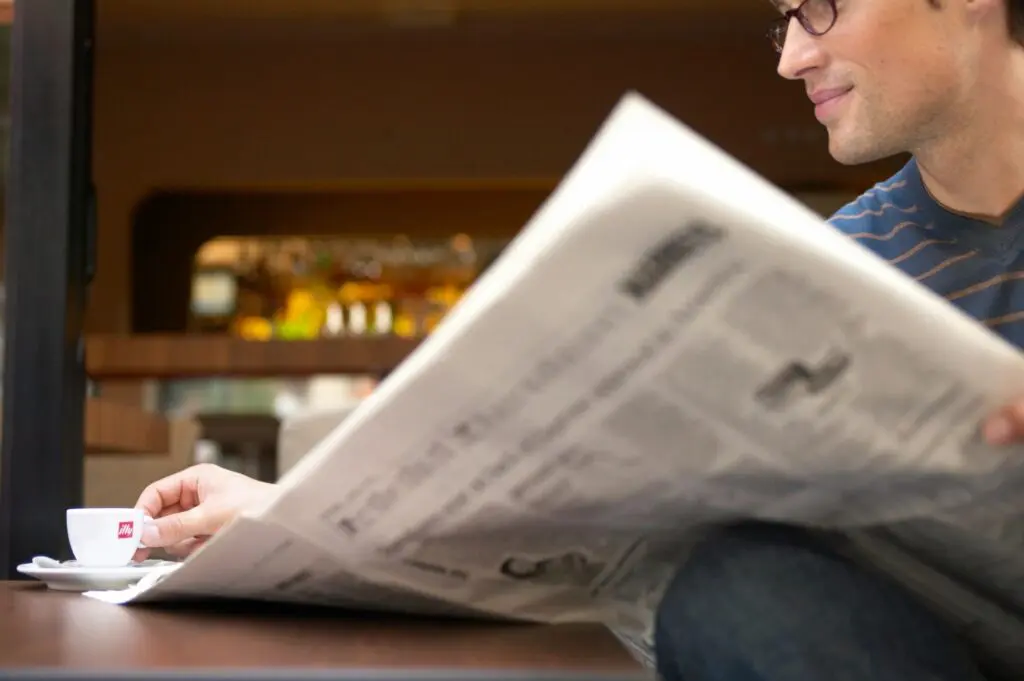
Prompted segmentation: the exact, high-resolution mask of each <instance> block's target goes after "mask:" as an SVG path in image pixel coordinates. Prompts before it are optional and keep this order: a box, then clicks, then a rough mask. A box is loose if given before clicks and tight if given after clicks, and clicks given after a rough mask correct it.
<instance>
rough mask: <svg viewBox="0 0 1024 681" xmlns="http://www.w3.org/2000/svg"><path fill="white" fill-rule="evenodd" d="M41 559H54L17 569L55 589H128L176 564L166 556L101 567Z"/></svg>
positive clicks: (21, 566)
mask: <svg viewBox="0 0 1024 681" xmlns="http://www.w3.org/2000/svg"><path fill="white" fill-rule="evenodd" d="M39 562H44V564H45V563H55V562H56V561H52V560H50V559H45V558H44V559H42V561H37V562H33V563H22V564H21V565H19V566H18V572H20V573H21V574H23V575H28V576H29V577H34V578H36V579H38V580H40V581H42V582H45V583H46V586H47V587H49V588H51V589H53V590H54V591H108V590H119V589H127V588H128V587H130V586H132V585H133V584H135V583H136V582H138V581H139V580H140V579H142V578H143V577H145V576H146V575H148V574H150V573H151V572H153V571H155V570H159V569H160V568H163V567H166V566H167V565H173V563H171V562H169V561H164V560H147V561H144V562H142V563H133V564H131V565H125V566H124V567H115V568H101V567H79V566H77V565H74V564H73V562H72V561H69V562H72V564H70V565H69V564H67V563H64V564H60V567H41V566H40V565H39Z"/></svg>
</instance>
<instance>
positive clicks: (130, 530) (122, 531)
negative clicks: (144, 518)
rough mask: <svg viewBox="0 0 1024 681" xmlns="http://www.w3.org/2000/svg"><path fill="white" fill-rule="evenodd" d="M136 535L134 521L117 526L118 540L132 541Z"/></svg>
mask: <svg viewBox="0 0 1024 681" xmlns="http://www.w3.org/2000/svg"><path fill="white" fill-rule="evenodd" d="M134 535H135V522H134V521H132V520H129V521H126V522H123V523H118V524H117V538H118V539H131V538H132V536H134Z"/></svg>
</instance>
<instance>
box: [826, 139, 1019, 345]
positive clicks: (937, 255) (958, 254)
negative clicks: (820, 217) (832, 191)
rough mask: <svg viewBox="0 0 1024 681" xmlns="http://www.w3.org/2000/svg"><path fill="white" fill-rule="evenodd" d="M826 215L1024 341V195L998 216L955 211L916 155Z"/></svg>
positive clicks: (1011, 337) (907, 271) (974, 313)
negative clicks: (932, 187) (997, 219)
mask: <svg viewBox="0 0 1024 681" xmlns="http://www.w3.org/2000/svg"><path fill="white" fill-rule="evenodd" d="M829 223H831V224H832V225H833V226H834V227H836V228H838V229H840V230H842V231H843V232H845V233H846V234H847V235H848V236H850V237H852V238H854V239H856V240H857V241H858V242H860V243H861V244H863V245H864V246H866V247H867V248H869V249H871V250H872V251H874V252H875V253H876V254H878V255H879V256H881V257H882V258H884V259H886V260H887V261H888V262H889V263H890V264H892V265H893V266H895V267H898V268H899V269H900V270H902V271H903V272H904V273H905V274H907V275H909V276H911V277H913V278H914V279H916V280H917V281H919V282H921V283H922V284H923V285H925V286H927V287H928V288H930V289H932V290H933V291H935V292H936V293H938V294H939V295H941V296H943V297H944V298H945V299H946V300H948V301H950V302H951V303H953V304H954V305H956V306H957V307H959V308H961V309H962V310H964V311H965V312H966V313H967V314H969V315H971V316H972V317H974V318H975V319H977V320H978V321H980V322H981V323H982V324H984V325H985V326H987V327H988V328H990V329H991V330H992V331H994V332H996V333H998V334H999V335H1001V336H1003V337H1004V338H1005V339H1006V340H1008V341H1009V342H1011V343H1013V344H1014V345H1016V346H1017V347H1022V346H1024V229H1022V228H1024V200H1021V201H1019V202H1018V203H1017V204H1016V205H1015V206H1014V207H1013V208H1012V209H1011V210H1010V211H1009V212H1008V213H1007V214H1006V215H1005V216H1003V218H1002V220H1001V224H995V223H993V222H988V221H985V220H981V219H979V218H977V217H972V216H970V215H965V214H962V213H956V212H953V211H951V210H949V209H947V208H945V207H943V206H942V205H941V204H939V203H938V202H937V201H936V200H935V199H934V198H932V197H931V195H930V194H929V193H928V191H927V190H926V189H925V186H924V182H923V181H922V179H921V172H920V170H919V169H918V166H917V162H916V161H915V160H913V159H912V160H911V161H909V162H908V163H907V164H906V165H905V166H904V167H903V168H902V169H901V170H900V171H899V172H898V173H896V174H895V175H894V176H892V177H891V178H889V180H887V181H885V182H882V183H880V184H877V185H875V186H874V187H873V188H872V189H870V190H868V191H867V192H865V193H864V194H862V195H861V196H860V197H859V198H858V199H857V200H855V201H853V202H852V203H849V204H847V205H846V206H844V207H843V208H841V209H840V210H839V211H837V212H836V213H835V214H834V215H833V216H832V217H831V218H830V219H829Z"/></svg>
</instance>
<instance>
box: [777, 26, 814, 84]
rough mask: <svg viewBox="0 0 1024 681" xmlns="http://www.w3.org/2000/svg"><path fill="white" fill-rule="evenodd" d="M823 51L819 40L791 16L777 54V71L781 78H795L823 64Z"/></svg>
mask: <svg viewBox="0 0 1024 681" xmlns="http://www.w3.org/2000/svg"><path fill="white" fill-rule="evenodd" d="M824 61H825V53H824V52H823V51H822V49H821V42H820V41H819V40H818V39H817V38H815V37H814V36H812V35H811V34H810V33H808V32H807V31H805V30H804V27H803V26H801V25H800V22H799V21H798V20H797V19H796V17H793V18H792V19H790V21H789V28H788V30H787V31H786V42H785V43H783V45H782V54H781V55H779V66H778V69H777V71H778V73H779V75H780V76H782V77H783V78H787V79H789V80H797V79H799V78H802V77H803V76H804V74H805V73H807V72H808V71H810V70H812V69H815V68H819V67H821V66H823V65H824Z"/></svg>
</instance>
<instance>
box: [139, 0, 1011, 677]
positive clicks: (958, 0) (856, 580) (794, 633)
mask: <svg viewBox="0 0 1024 681" xmlns="http://www.w3.org/2000/svg"><path fill="white" fill-rule="evenodd" d="M778 6H779V9H780V12H782V13H783V20H782V22H781V23H780V24H779V25H778V26H777V27H776V28H775V29H774V30H773V31H772V39H773V42H774V43H775V46H776V48H777V49H778V50H779V52H780V59H779V65H778V70H779V73H780V75H782V76H783V77H785V78H788V79H791V80H799V81H802V82H803V83H804V85H805V87H806V89H807V94H808V97H809V98H810V99H811V101H812V102H813V104H814V113H815V116H816V117H817V118H818V120H819V121H820V122H821V123H822V124H823V125H824V126H825V127H826V129H827V130H828V135H829V150H830V152H831V154H832V155H833V156H834V157H835V158H836V160H838V161H839V162H841V163H846V164H853V163H863V162H867V161H871V160H874V159H879V158H883V157H887V156H891V155H893V154H896V153H900V152H910V153H911V154H912V155H913V160H911V161H910V162H909V163H908V164H907V166H906V167H905V168H903V169H902V170H901V171H900V172H899V173H898V174H897V175H896V176H894V177H893V178H891V179H890V180H888V181H886V182H883V183H881V184H879V185H877V186H876V187H875V188H873V189H872V190H870V191H868V192H867V193H865V194H864V195H863V196H861V197H860V198H859V199H858V200H857V201H855V202H854V203H852V204H850V205H849V206H846V207H845V208H843V209H842V210H840V211H839V212H838V213H837V214H836V215H835V216H833V218H832V220H831V222H832V224H834V225H835V226H836V227H837V228H839V229H841V230H843V231H845V232H846V233H847V234H849V235H850V236H851V237H852V238H854V239H856V240H857V241H859V242H860V243H862V244H864V245H865V246H867V247H868V248H871V249H873V250H874V251H875V252H877V253H878V254H879V255H880V256H881V257H883V258H885V259H887V260H889V261H890V262H891V263H892V264H893V265H894V266H896V267H899V268H901V269H903V270H904V271H905V272H906V273H907V274H908V275H910V276H911V277H914V278H916V279H917V280H918V281H920V282H922V283H923V284H924V285H926V286H929V287H931V288H933V289H934V290H935V291H937V292H938V293H939V294H941V295H943V296H945V297H946V298H947V299H948V300H950V301H951V303H952V304H954V305H957V306H960V307H961V308H963V309H964V310H965V311H966V312H967V313H969V314H971V315H972V316H974V317H975V318H977V319H978V320H980V321H981V322H982V323H984V324H985V325H987V326H988V327H989V328H991V329H992V330H993V331H994V332H996V333H999V334H1002V335H1003V336H1004V337H1006V338H1007V339H1009V340H1010V341H1011V342H1013V343H1015V344H1017V345H1018V346H1019V345H1021V344H1022V343H1024V284H1022V283H1021V280H1022V279H1024V256H1022V254H1021V249H1022V248H1024V201H1022V200H1021V195H1022V193H1024V47H1022V45H1021V42H1022V41H1024V0H804V2H802V3H800V4H796V3H793V4H782V3H779V4H778ZM1021 391H1022V395H1024V386H1021ZM983 425H984V428H983V433H984V435H985V437H986V438H987V439H988V441H989V442H990V443H992V444H994V445H1009V444H1012V443H1019V442H1020V441H1022V440H1024V400H1022V401H1020V402H1017V403H1015V404H1011V405H1008V406H1007V407H1006V408H1005V409H1002V410H1000V411H999V412H998V413H996V414H993V415H992V417H991V418H990V419H989V420H988V421H987V422H986V423H985V424H983ZM273 490H274V488H273V487H272V486H265V485H263V484H262V483H256V482H254V481H251V480H248V479H247V478H243V477H241V476H238V475H236V474H233V473H228V472H227V471H223V470H221V469H217V468H213V467H197V468H193V469H189V470H187V471H184V472H182V473H180V474H178V475H175V476H171V477H170V478H167V479H165V480H162V481H159V482H157V483H154V485H151V486H150V487H149V488H148V489H147V490H146V491H145V492H143V494H142V497H141V498H140V500H139V505H140V506H141V507H142V508H144V509H145V510H146V511H147V512H148V513H149V514H150V515H152V516H154V517H157V516H159V515H161V514H162V513H164V509H167V508H172V509H176V510H181V509H184V512H180V513H170V514H168V515H165V517H163V518H160V519H159V520H158V521H157V522H156V524H154V525H152V526H150V527H148V528H147V534H146V535H145V536H144V542H145V543H146V544H147V545H149V546H166V545H174V546H175V547H176V550H178V551H187V550H189V549H190V548H192V546H193V544H192V543H191V542H194V541H196V539H195V538H197V537H198V538H200V539H199V540H200V541H201V538H202V537H203V536H205V535H209V534H212V533H213V532H215V531H216V530H217V529H218V528H219V527H221V526H222V525H223V524H224V523H225V522H226V521H227V520H229V519H230V518H231V517H233V516H234V515H235V514H236V513H237V512H238V510H239V509H240V508H241V507H242V506H243V505H245V504H247V503H256V502H257V501H258V500H259V499H261V498H265V497H266V496H268V495H270V494H273ZM656 639H657V640H656V642H657V653H658V666H659V671H660V672H661V675H662V676H663V677H664V678H665V679H666V681H825V680H828V681H868V680H871V681H925V680H928V681H973V680H978V679H982V678H983V676H982V672H981V670H980V668H981V665H982V660H980V659H978V658H977V657H976V655H975V653H974V652H973V651H971V650H968V649H967V647H966V646H965V645H964V642H962V641H957V640H956V637H955V636H954V634H953V633H952V632H951V631H950V630H949V629H948V628H947V627H946V626H945V625H944V624H943V623H942V622H941V621H940V619H939V618H937V617H936V616H935V615H933V614H932V613H931V612H929V611H928V610H927V608H926V607H924V606H923V605H922V604H920V603H919V602H918V601H917V600H916V599H915V598H913V597H912V596H911V595H910V594H908V593H906V592H904V591H903V590H902V589H900V588H899V587H898V586H896V585H895V584H893V583H890V582H889V581H887V580H886V579H884V578H882V577H879V576H877V575H874V574H872V573H869V572H867V571H865V570H862V569H860V568H859V567H857V566H856V565H854V564H852V563H850V562H848V561H847V560H845V559H844V558H842V557H841V556H838V555H836V554H834V553H833V552H831V551H830V550H829V549H828V547H827V546H825V545H824V544H822V543H820V542H819V541H818V540H817V539H816V538H815V537H814V536H812V535H811V534H809V533H807V532H804V531H802V530H800V529H798V528H791V527H779V526H771V525H764V524H744V525H740V526H735V527H730V528H724V529H722V530H721V531H719V532H717V533H715V534H713V535H712V536H710V537H709V538H708V539H707V540H706V541H704V542H703V543H702V544H701V545H699V546H698V547H697V548H696V549H695V551H694V553H693V555H692V558H691V559H690V560H689V561H688V562H687V563H686V564H685V565H684V566H683V567H682V569H681V570H680V572H679V573H678V575H677V576H676V578H675V580H674V582H673V584H672V586H671V587H670V588H669V590H668V592H667V593H666V594H665V596H664V597H663V599H662V602H661V605H660V608H659V613H658V622H657V631H656ZM1016 676H1017V678H1020V677H1024V670H1017V675H1016Z"/></svg>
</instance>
